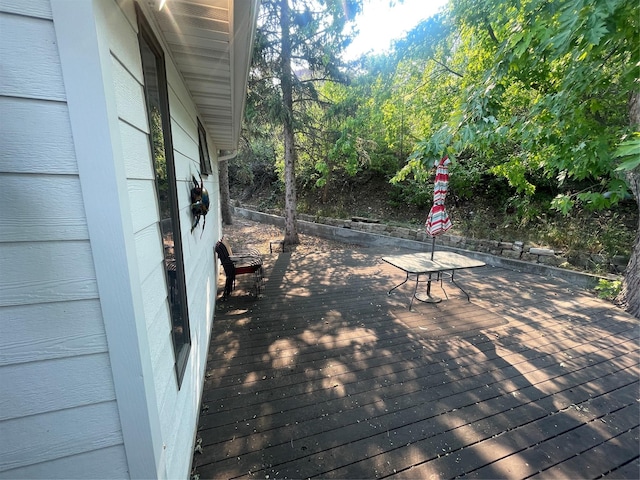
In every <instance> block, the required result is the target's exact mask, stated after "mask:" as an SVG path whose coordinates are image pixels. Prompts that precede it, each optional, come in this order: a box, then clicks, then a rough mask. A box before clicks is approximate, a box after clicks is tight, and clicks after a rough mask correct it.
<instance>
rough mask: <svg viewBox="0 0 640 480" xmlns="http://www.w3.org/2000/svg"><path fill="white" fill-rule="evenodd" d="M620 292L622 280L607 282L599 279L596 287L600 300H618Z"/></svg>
mask: <svg viewBox="0 0 640 480" xmlns="http://www.w3.org/2000/svg"><path fill="white" fill-rule="evenodd" d="M620 290H622V282H621V281H620V280H606V279H604V278H601V279H599V280H598V285H596V287H595V291H596V292H597V293H598V298H602V299H604V300H610V301H611V300H613V299H614V298H616V296H617V295H618V293H620Z"/></svg>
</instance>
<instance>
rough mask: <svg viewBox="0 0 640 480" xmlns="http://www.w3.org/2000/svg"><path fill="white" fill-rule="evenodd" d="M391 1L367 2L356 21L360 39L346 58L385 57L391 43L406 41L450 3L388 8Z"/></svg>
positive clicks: (430, 0) (418, 1)
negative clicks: (367, 54) (363, 56)
mask: <svg viewBox="0 0 640 480" xmlns="http://www.w3.org/2000/svg"><path fill="white" fill-rule="evenodd" d="M389 3H390V1H389V0H364V4H363V9H362V13H361V14H360V15H359V17H358V19H357V26H358V29H359V30H360V33H359V35H358V36H357V37H356V38H355V40H354V41H353V43H352V44H351V45H349V48H348V49H347V50H346V52H345V58H347V59H349V60H351V59H355V58H357V57H358V56H360V55H362V54H363V53H367V52H369V51H373V52H374V53H382V52H383V51H385V50H388V49H389V47H390V45H391V40H393V39H398V38H400V37H403V36H404V34H405V32H407V31H409V30H411V29H412V28H413V27H414V26H415V25H417V24H418V23H419V22H420V21H421V20H424V19H425V18H429V17H430V16H432V15H434V14H435V13H437V12H438V10H440V8H441V7H442V6H444V5H445V4H446V3H447V0H404V2H402V3H400V2H399V1H398V0H396V2H395V3H396V5H395V6H394V7H393V8H391V7H389Z"/></svg>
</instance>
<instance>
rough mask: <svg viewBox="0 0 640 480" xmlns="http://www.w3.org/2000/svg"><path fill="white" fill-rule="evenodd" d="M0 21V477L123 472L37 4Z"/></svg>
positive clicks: (74, 187) (77, 194) (53, 72)
mask: <svg viewBox="0 0 640 480" xmlns="http://www.w3.org/2000/svg"><path fill="white" fill-rule="evenodd" d="M0 31H2V35H1V36H0V110H1V111H2V112H3V113H2V116H1V118H0V126H1V127H2V148H1V149H0V204H2V205H3V207H2V208H1V209H0V264H1V265H2V275H1V276H0V332H1V333H0V385H2V389H3V392H4V393H3V395H2V396H0V431H2V435H0V478H18V477H20V478H27V477H29V478H37V477H46V478H55V477H60V476H68V475H69V471H70V470H69V465H73V466H74V468H75V469H76V471H79V472H83V475H87V472H92V471H93V472H96V471H98V470H96V468H97V467H96V465H100V464H101V465H102V466H104V465H105V464H104V462H101V463H96V461H95V459H96V458H97V457H101V456H102V455H103V454H106V456H105V458H108V459H109V465H110V468H112V469H113V470H112V472H124V473H125V475H126V459H125V458H124V452H123V448H122V436H121V432H120V422H119V416H118V412H117V408H116V405H115V401H114V391H113V382H112V378H111V373H110V372H111V371H110V368H111V367H110V363H109V358H108V355H107V351H108V347H107V342H106V336H105V331H104V324H103V321H102V314H101V310H100V305H99V299H98V293H97V285H96V277H95V271H94V267H93V256H92V252H91V247H90V245H89V241H88V230H87V225H86V215H85V209H84V204H83V201H82V192H81V189H80V182H79V178H78V168H77V164H76V161H75V153H74V152H75V150H74V145H73V138H72V135H71V127H70V121H69V115H68V108H67V104H66V94H65V90H64V83H63V81H62V72H61V68H60V60H59V57H58V51H57V44H56V36H55V28H54V25H53V23H52V21H51V9H50V5H49V2H48V1H47V0H37V1H35V0H34V1H30V2H15V1H8V0H1V1H0ZM105 472H106V470H103V471H102V473H103V474H105ZM118 476H120V475H118Z"/></svg>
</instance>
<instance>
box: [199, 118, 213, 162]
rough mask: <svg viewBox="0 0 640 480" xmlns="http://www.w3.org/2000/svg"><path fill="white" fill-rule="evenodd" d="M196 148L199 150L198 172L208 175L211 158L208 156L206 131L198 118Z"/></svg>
mask: <svg viewBox="0 0 640 480" xmlns="http://www.w3.org/2000/svg"><path fill="white" fill-rule="evenodd" d="M198 149H199V150H200V173H202V174H203V175H209V174H210V173H211V159H210V158H209V147H208V145H207V133H206V132H205V130H204V126H203V125H202V123H201V122H200V119H198Z"/></svg>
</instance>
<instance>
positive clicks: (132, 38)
mask: <svg viewBox="0 0 640 480" xmlns="http://www.w3.org/2000/svg"><path fill="white" fill-rule="evenodd" d="M131 5H132V4H131V3H130V2H127V1H124V2H121V10H119V12H118V14H114V15H112V16H111V17H110V19H109V28H110V31H109V34H108V35H109V40H108V41H109V45H110V50H111V55H112V62H111V64H112V65H113V71H112V76H113V81H114V87H115V93H116V103H117V108H118V117H119V123H120V126H119V128H120V140H121V145H122V157H123V159H124V162H125V172H126V175H127V190H128V194H129V202H130V205H131V222H132V226H133V231H134V234H135V245H136V252H137V259H138V271H139V276H140V284H141V289H142V294H143V305H144V313H145V317H146V319H145V321H146V324H147V329H148V341H149V353H150V355H151V361H152V365H153V372H154V374H153V377H154V385H155V389H156V391H155V396H156V398H157V402H158V408H159V416H160V428H161V432H162V438H163V442H164V444H165V446H166V450H165V455H166V463H167V475H168V476H169V478H184V477H186V476H187V475H188V469H189V464H190V456H191V449H192V445H193V439H194V432H195V428H196V422H197V415H198V405H199V401H200V396H201V388H202V387H201V385H202V379H203V376H204V365H205V361H206V349H207V344H208V339H209V331H210V327H211V321H212V316H213V301H214V297H215V292H216V281H215V278H214V271H213V243H214V238H217V237H218V236H219V233H220V231H219V228H218V227H217V225H219V222H218V221H217V219H216V218H215V215H216V212H217V211H218V202H217V198H218V192H217V183H215V182H216V180H215V179H214V177H213V176H209V177H206V176H205V177H203V179H204V180H205V184H206V187H207V189H208V190H209V192H210V194H211V198H212V213H210V214H209V215H208V217H207V220H208V222H207V225H206V229H205V230H204V233H203V232H202V228H201V227H202V224H203V222H202V220H201V222H200V226H199V227H198V228H197V229H196V230H195V231H194V232H193V234H192V233H191V231H190V230H191V224H192V220H193V218H192V215H191V209H190V196H189V192H190V190H191V188H192V186H193V184H192V175H193V176H195V177H196V178H199V175H198V174H199V172H200V159H199V151H198V130H197V121H196V118H197V115H196V112H195V107H194V104H193V102H192V100H191V97H190V95H189V93H188V91H187V89H186V88H185V86H184V85H183V83H182V80H181V77H180V75H179V74H178V72H177V70H176V69H175V67H174V66H173V64H172V62H171V58H170V56H169V55H168V54H167V53H165V54H166V62H167V75H168V83H169V110H170V114H171V128H172V135H173V138H172V140H173V145H174V159H175V166H176V178H177V182H178V185H177V191H178V203H179V204H178V209H179V213H180V224H181V236H182V243H183V249H184V261H185V272H186V281H187V299H188V308H189V321H190V328H191V338H192V350H191V354H190V357H189V362H188V365H187V373H186V374H185V377H184V380H183V384H182V387H181V389H180V390H178V388H177V382H176V374H175V369H174V356H173V345H172V342H171V321H170V318H169V309H168V300H167V290H166V284H165V278H164V275H165V274H164V262H163V252H162V239H161V235H160V225H159V216H158V206H157V200H156V193H155V184H154V172H153V164H152V159H151V156H150V147H149V137H148V136H149V127H148V121H147V118H146V109H145V104H144V84H143V75H142V67H141V63H140V55H139V46H138V38H137V33H136V30H137V27H136V24H137V22H136V16H135V11H134V9H133V8H131ZM132 52H134V53H135V55H134V54H132ZM210 147H211V148H213V145H210ZM214 188H216V189H215V190H214ZM201 234H202V236H201Z"/></svg>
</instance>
